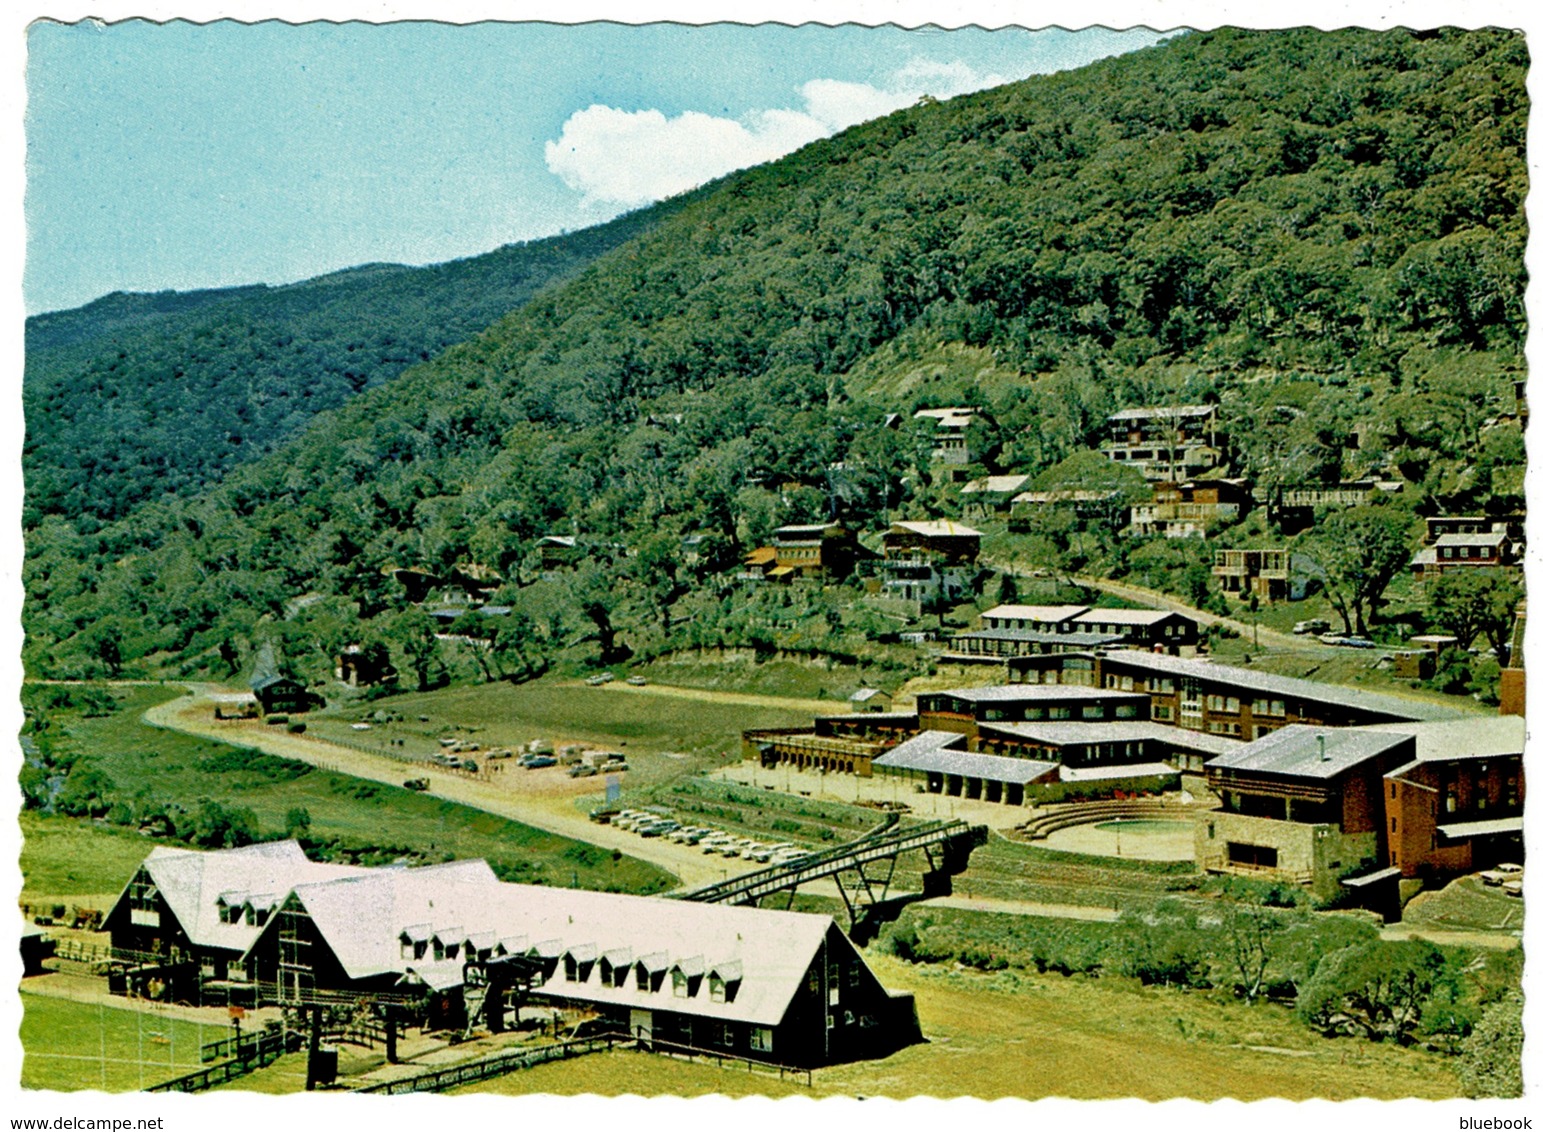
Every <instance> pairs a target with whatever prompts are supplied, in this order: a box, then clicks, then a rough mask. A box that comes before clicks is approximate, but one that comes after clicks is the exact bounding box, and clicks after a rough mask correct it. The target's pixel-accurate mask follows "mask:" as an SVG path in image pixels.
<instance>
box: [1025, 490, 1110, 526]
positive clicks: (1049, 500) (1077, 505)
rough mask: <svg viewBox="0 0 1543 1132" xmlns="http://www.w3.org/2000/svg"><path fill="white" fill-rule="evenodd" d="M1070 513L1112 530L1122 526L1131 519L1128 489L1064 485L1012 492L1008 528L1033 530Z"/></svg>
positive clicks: (1080, 519)
mask: <svg viewBox="0 0 1543 1132" xmlns="http://www.w3.org/2000/svg"><path fill="white" fill-rule="evenodd" d="M1068 512H1069V513H1070V514H1071V516H1072V517H1073V518H1075V519H1076V520H1078V521H1079V522H1083V523H1098V524H1100V525H1101V526H1104V527H1107V528H1108V529H1110V530H1120V529H1121V528H1122V527H1124V526H1126V525H1127V524H1128V523H1129V522H1130V503H1129V502H1128V499H1127V495H1126V493H1125V492H1123V491H1120V490H1118V489H1115V488H1110V489H1106V490H1098V489H1094V488H1063V489H1059V490H1055V491H1020V492H1019V493H1018V494H1017V495H1015V496H1013V498H1012V503H1011V505H1010V506H1009V508H1008V513H1007V529H1008V530H1010V531H1014V532H1016V533H1018V534H1031V533H1033V532H1034V531H1035V530H1037V529H1039V528H1040V527H1041V526H1043V525H1045V524H1046V523H1058V522H1059V521H1060V518H1061V515H1062V514H1064V513H1068Z"/></svg>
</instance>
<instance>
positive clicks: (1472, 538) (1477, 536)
mask: <svg viewBox="0 0 1543 1132" xmlns="http://www.w3.org/2000/svg"><path fill="white" fill-rule="evenodd" d="M1509 541H1510V536H1509V535H1507V534H1506V533H1505V532H1504V531H1474V532H1472V533H1470V534H1462V535H1442V536H1441V537H1440V538H1438V539H1437V540H1436V542H1435V545H1436V547H1437V548H1438V549H1439V548H1441V547H1443V546H1499V545H1501V544H1502V543H1506V542H1509Z"/></svg>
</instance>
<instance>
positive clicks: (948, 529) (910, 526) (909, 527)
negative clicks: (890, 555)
mask: <svg viewBox="0 0 1543 1132" xmlns="http://www.w3.org/2000/svg"><path fill="white" fill-rule="evenodd" d="M890 526H891V527H892V528H899V529H901V530H905V531H910V532H912V533H913V534H918V535H925V536H928V537H934V538H936V537H947V536H960V537H965V538H968V537H970V536H972V535H973V536H974V537H976V538H979V537H980V532H979V531H977V530H976V529H975V528H974V527H967V526H965V525H964V524H963V523H956V522H954V521H953V520H952V519H917V520H907V521H904V522H898V523H891V524H890Z"/></svg>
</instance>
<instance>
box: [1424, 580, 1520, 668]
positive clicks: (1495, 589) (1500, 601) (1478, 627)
mask: <svg viewBox="0 0 1543 1132" xmlns="http://www.w3.org/2000/svg"><path fill="white" fill-rule="evenodd" d="M1426 597H1427V599H1428V601H1429V609H1430V619H1431V621H1432V623H1433V624H1434V625H1436V626H1437V627H1439V628H1441V629H1445V630H1446V631H1447V632H1448V633H1450V634H1452V636H1454V637H1456V638H1457V645H1458V647H1459V648H1462V649H1467V648H1470V647H1472V645H1473V642H1474V641H1475V640H1477V639H1478V637H1479V635H1480V634H1481V633H1482V634H1483V635H1484V636H1485V637H1487V638H1488V639H1489V642H1490V644H1491V645H1493V646H1494V649H1495V654H1496V656H1497V658H1498V659H1499V661H1500V663H1501V665H1502V666H1503V665H1504V664H1505V663H1506V658H1507V655H1508V654H1509V652H1510V644H1511V625H1512V622H1513V621H1514V620H1515V617H1516V606H1517V603H1518V602H1520V601H1521V599H1522V590H1521V587H1520V586H1519V585H1517V584H1516V582H1515V581H1514V580H1513V579H1512V578H1511V576H1510V575H1509V574H1507V573H1505V572H1504V571H1501V570H1448V571H1447V572H1446V573H1444V574H1442V575H1441V576H1440V577H1438V578H1437V579H1436V580H1435V581H1434V582H1432V583H1431V584H1430V587H1429V589H1428V590H1427V591H1426Z"/></svg>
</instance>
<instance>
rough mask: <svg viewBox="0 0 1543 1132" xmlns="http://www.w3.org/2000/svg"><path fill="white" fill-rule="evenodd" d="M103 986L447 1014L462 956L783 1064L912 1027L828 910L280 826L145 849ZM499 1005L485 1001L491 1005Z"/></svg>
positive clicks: (604, 1012)
mask: <svg viewBox="0 0 1543 1132" xmlns="http://www.w3.org/2000/svg"><path fill="white" fill-rule="evenodd" d="M106 926H107V929H108V930H109V931H110V932H111V937H112V945H113V948H114V950H115V952H116V953H117V954H118V955H119V956H120V958H121V960H123V961H124V963H125V964H126V966H127V971H126V974H125V976H123V977H124V978H125V979H126V982H124V983H120V984H119V985H118V986H117V987H115V989H119V990H133V991H135V992H137V993H145V994H150V995H152V996H156V997H162V998H167V999H174V1000H181V999H187V1000H189V1001H194V1002H227V1001H228V1002H231V1003H236V1002H241V1003H254V1004H261V1003H298V1002H307V1001H312V1000H313V999H315V998H316V996H317V995H318V994H330V995H357V996H362V997H365V998H368V997H369V996H371V995H382V994H392V995H408V994H417V995H419V996H420V997H421V1001H422V1002H423V1003H424V1009H425V1011H426V1022H427V1024H432V1025H444V1026H451V1025H463V1024H465V1022H466V1020H467V1013H468V1011H469V1010H470V1009H472V1007H473V1004H474V1002H475V998H474V996H468V995H467V994H466V989H467V987H468V986H471V985H474V984H475V982H476V979H477V975H476V974H475V972H478V971H486V970H487V969H488V968H489V965H496V964H498V963H500V962H518V963H519V964H520V966H521V969H522V970H523V971H524V972H526V978H527V980H528V985H529V993H530V995H531V997H532V998H533V999H535V1000H538V1001H541V1002H546V1003H551V1004H555V1005H560V1006H562V1007H563V1008H564V1009H566V1010H575V1011H581V1012H588V1013H590V1014H591V1015H593V1016H594V1017H595V1018H597V1019H598V1022H599V1024H600V1025H603V1026H606V1027H607V1028H609V1029H610V1030H611V1031H612V1032H618V1033H626V1034H629V1035H631V1036H634V1037H637V1038H640V1039H641V1040H643V1041H645V1042H653V1043H659V1042H666V1043H672V1044H676V1045H683V1046H691V1047H694V1048H697V1049H702V1050H707V1051H721V1052H723V1053H734V1054H738V1055H741V1056H745V1057H751V1058H756V1059H760V1060H764V1061H774V1062H777V1063H780V1064H786V1065H797V1066H819V1065H829V1064H832V1063H836V1062H841V1061H848V1060H852V1059H855V1058H860V1057H868V1056H878V1055H882V1054H884V1053H888V1052H890V1051H891V1050H893V1049H896V1048H899V1047H900V1046H903V1045H907V1044H909V1043H911V1042H913V1041H916V1040H919V1039H920V1032H919V1029H918V1025H917V1021H916V1013H915V1004H914V1002H913V1001H912V999H911V997H910V996H909V995H904V994H902V995H893V994H890V993H889V992H888V991H886V990H885V989H884V987H883V986H882V985H880V983H879V982H878V980H877V978H876V977H875V976H874V975H873V973H872V972H871V971H870V970H869V969H868V967H867V965H866V964H865V963H864V962H863V960H862V957H861V955H860V954H859V952H858V951H857V949H856V947H855V946H854V945H853V944H852V942H851V941H850V940H849V939H848V938H847V937H846V934H845V933H844V932H842V930H841V929H840V927H838V926H837V925H836V923H835V922H834V921H833V920H832V919H831V918H830V917H829V916H820V915H810V914H806V913H797V912H782V911H772V910H768V909H759V908H748V907H739V906H733V905H724V904H703V903H693V902H690V901H685V900H669V899H663V898H657V897H643V896H626V895H618V894H615V893H600V892H587V891H583V890H578V889H563V888H548V887H543V886H537V885H519V884H505V883H503V882H501V881H499V880H498V878H497V877H495V876H494V875H493V872H492V870H491V869H490V868H489V867H488V865H487V863H486V862H484V861H480V860H477V861H457V862H452V863H450V864H446V865H437V866H430V867H426V868H401V867H389V868H376V869H369V868H360V867H354V866H344V865H324V864H317V863H315V862H311V861H308V860H306V858H305V855H304V854H303V853H302V852H301V850H300V847H299V845H298V844H296V843H295V842H293V841H283V842H270V843H267V844H261V845H251V846H247V847H245V848H241V849H226V850H218V851H214V852H199V851H195V850H189V849H172V848H166V847H160V848H157V849H155V850H154V851H152V852H151V854H150V855H149V857H148V858H146V860H145V862H144V864H143V865H142V866H141V867H140V869H139V870H138V871H137V872H136V873H135V875H134V878H133V879H132V880H131V881H130V882H129V884H128V886H127V887H126V888H125V890H124V892H123V893H122V895H121V896H120V897H119V899H118V901H117V903H116V904H115V905H114V907H113V909H112V911H111V912H110V913H109V915H108V917H107V923H106ZM500 1009H501V1008H500Z"/></svg>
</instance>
